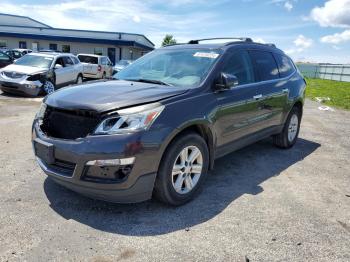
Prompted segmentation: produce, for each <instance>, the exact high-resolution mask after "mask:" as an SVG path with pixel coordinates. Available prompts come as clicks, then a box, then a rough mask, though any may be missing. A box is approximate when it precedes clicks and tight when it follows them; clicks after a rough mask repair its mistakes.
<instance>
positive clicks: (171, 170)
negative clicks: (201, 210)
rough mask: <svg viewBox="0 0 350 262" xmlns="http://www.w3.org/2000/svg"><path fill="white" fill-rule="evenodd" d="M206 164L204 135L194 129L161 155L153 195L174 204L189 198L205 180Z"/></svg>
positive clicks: (179, 203)
mask: <svg viewBox="0 0 350 262" xmlns="http://www.w3.org/2000/svg"><path fill="white" fill-rule="evenodd" d="M208 167H209V151H208V147H207V144H206V142H205V141H204V139H203V138H202V137H201V136H199V135H197V134H195V133H188V134H186V135H183V136H181V137H179V138H178V139H176V140H175V141H174V142H172V143H171V144H170V146H169V147H168V149H167V150H166V152H165V154H164V156H163V158H162V162H161V164H160V167H159V171H158V175H157V178H156V182H155V190H154V195H155V197H156V198H157V199H159V200H160V201H162V202H164V203H167V204H171V205H175V206H178V205H182V204H184V203H186V202H188V201H190V200H191V199H192V198H193V197H194V195H195V194H196V192H197V191H198V189H199V188H200V187H201V184H202V183H203V181H204V180H205V177H206V175H207V171H208Z"/></svg>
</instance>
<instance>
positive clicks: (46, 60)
mask: <svg viewBox="0 0 350 262" xmlns="http://www.w3.org/2000/svg"><path fill="white" fill-rule="evenodd" d="M52 60H53V58H52V57H48V56H38V55H25V56H22V57H21V58H20V59H18V60H17V61H16V62H15V63H14V64H15V65H21V66H33V67H39V68H50V66H51V63H52Z"/></svg>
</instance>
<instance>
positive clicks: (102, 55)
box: [77, 54, 106, 57]
mask: <svg viewBox="0 0 350 262" xmlns="http://www.w3.org/2000/svg"><path fill="white" fill-rule="evenodd" d="M79 55H84V56H92V57H106V56H105V55H94V54H77V56H79Z"/></svg>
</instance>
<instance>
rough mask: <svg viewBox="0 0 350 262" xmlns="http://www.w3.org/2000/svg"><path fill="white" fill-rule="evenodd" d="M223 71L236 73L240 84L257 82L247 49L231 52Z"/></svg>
mask: <svg viewBox="0 0 350 262" xmlns="http://www.w3.org/2000/svg"><path fill="white" fill-rule="evenodd" d="M223 72H224V73H228V74H231V75H235V76H236V77H237V79H238V84H239V85H244V84H250V83H254V82H255V76H254V69H253V64H252V61H251V59H250V56H249V54H248V52H247V51H236V52H235V53H233V54H231V55H230V57H229V59H228V61H227V63H226V65H225V66H224V68H223Z"/></svg>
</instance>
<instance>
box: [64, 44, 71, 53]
mask: <svg viewBox="0 0 350 262" xmlns="http://www.w3.org/2000/svg"><path fill="white" fill-rule="evenodd" d="M62 52H63V53H70V45H62Z"/></svg>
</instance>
